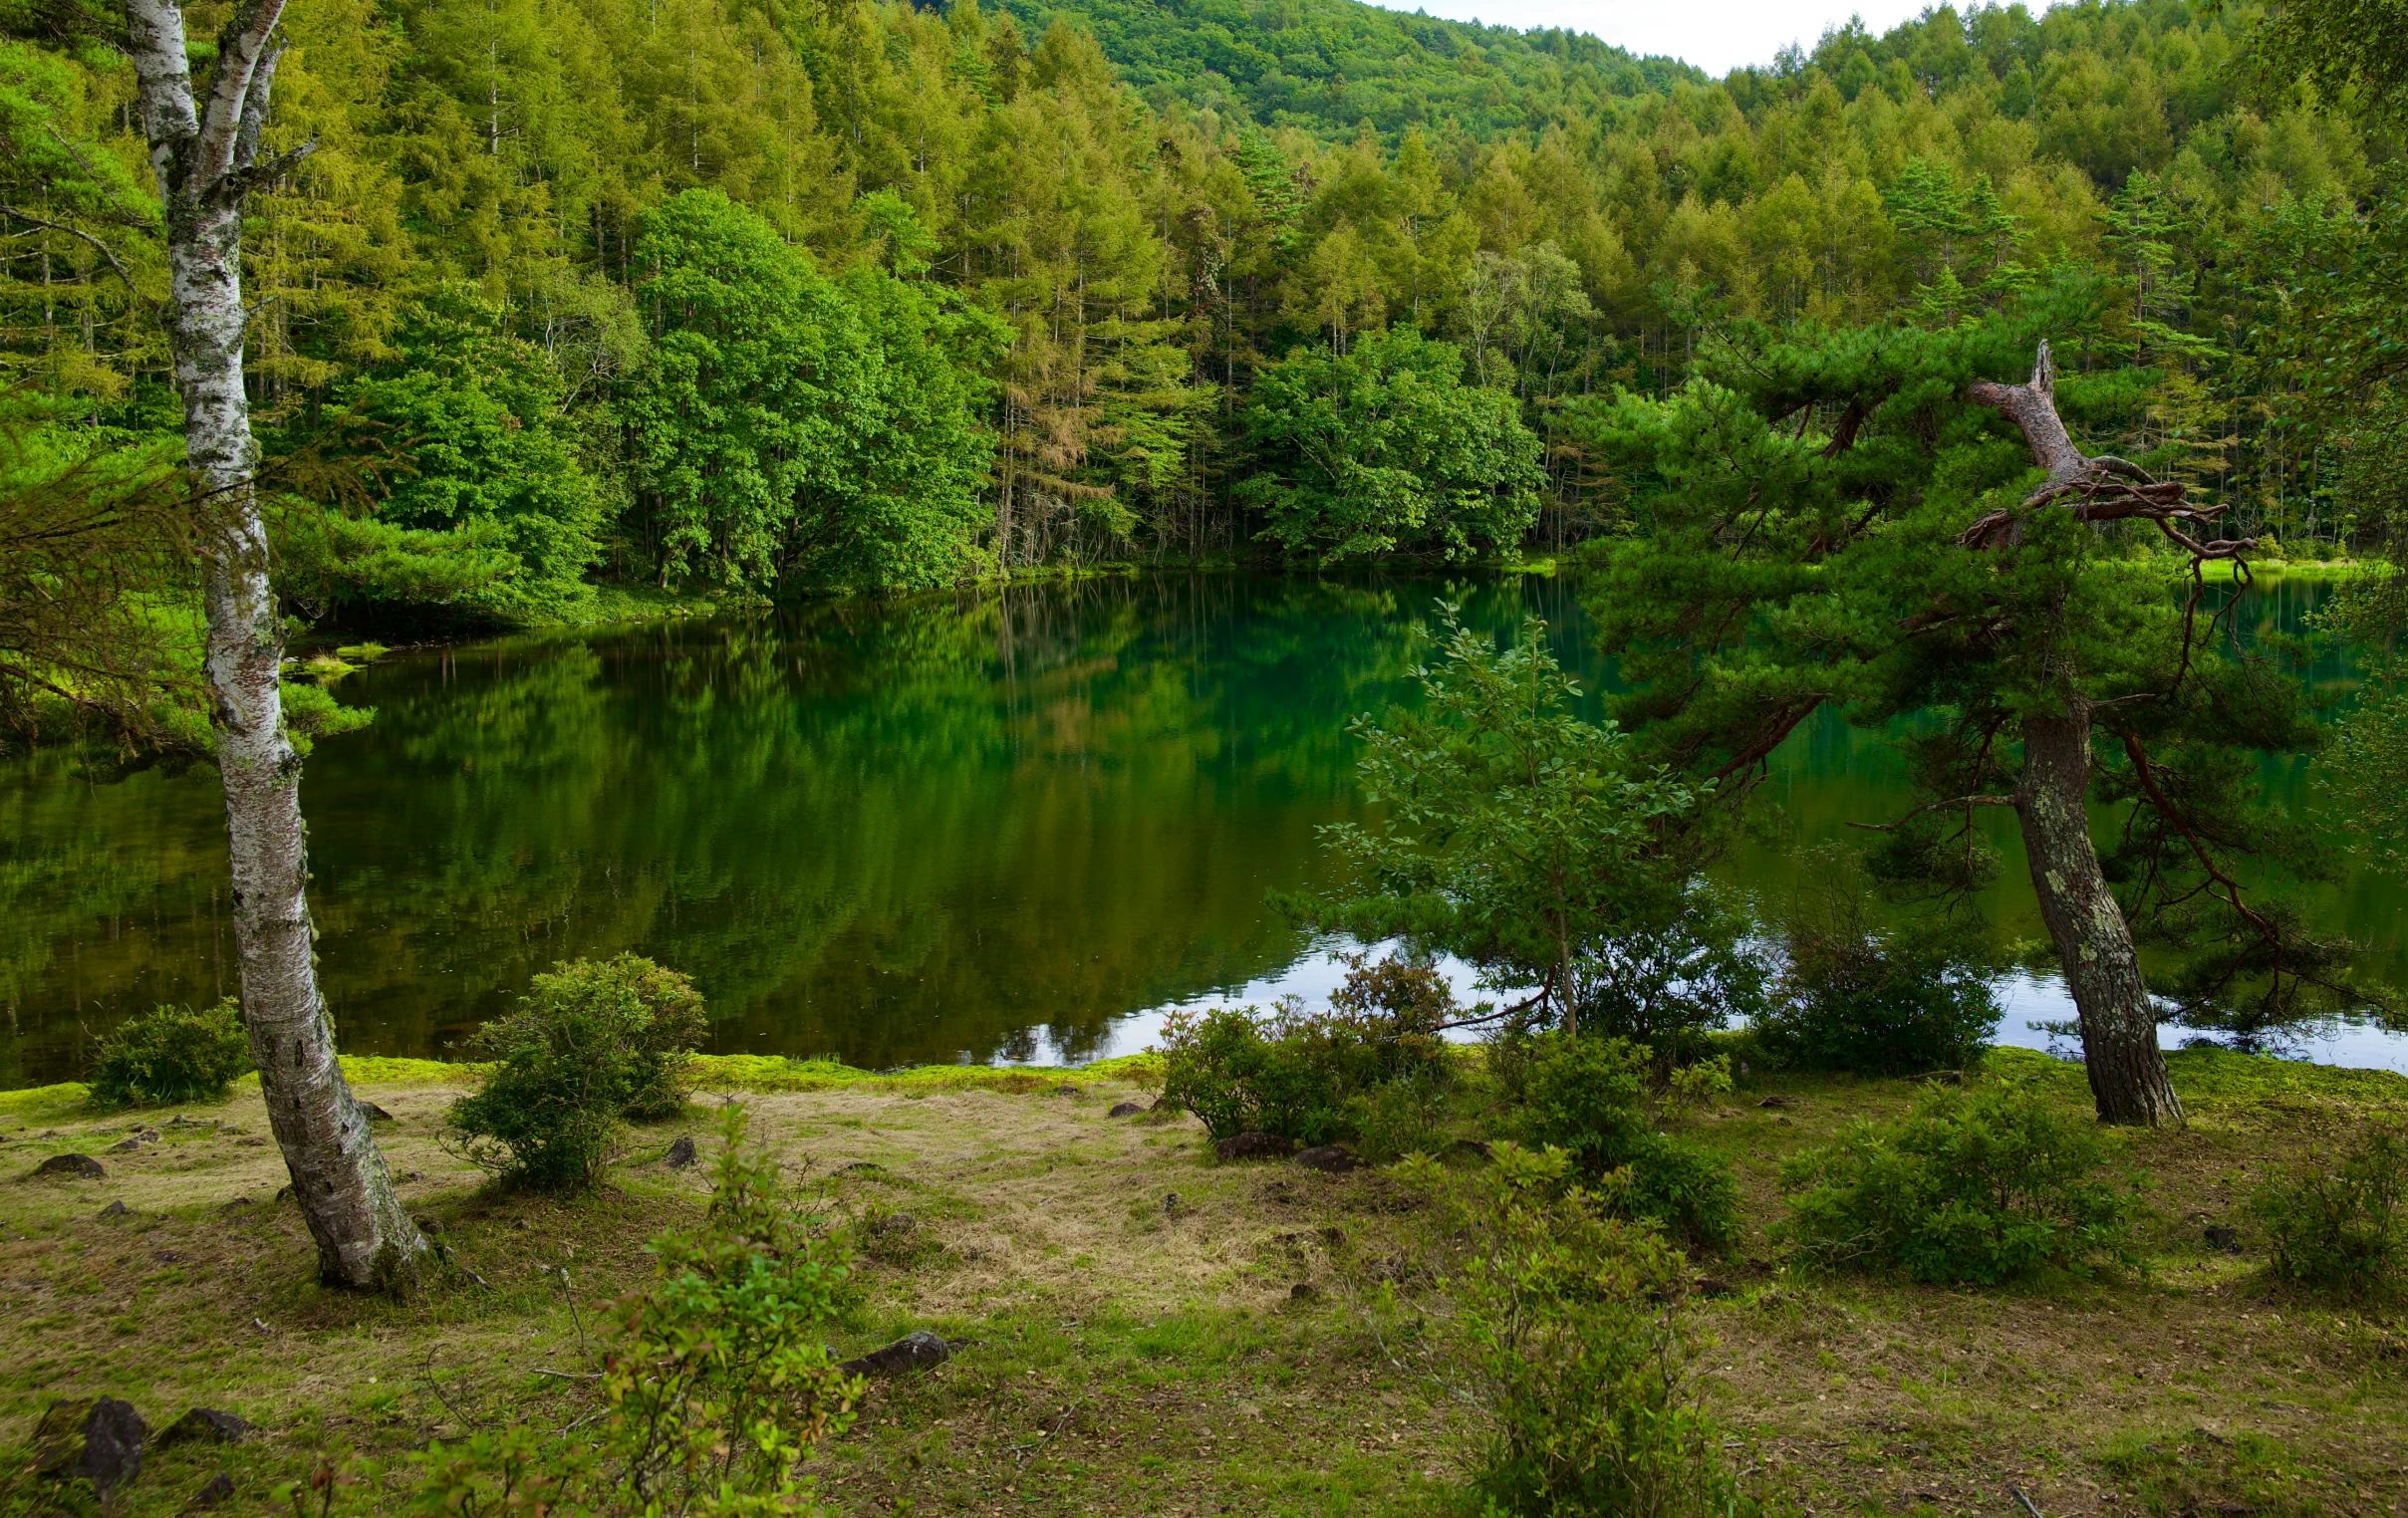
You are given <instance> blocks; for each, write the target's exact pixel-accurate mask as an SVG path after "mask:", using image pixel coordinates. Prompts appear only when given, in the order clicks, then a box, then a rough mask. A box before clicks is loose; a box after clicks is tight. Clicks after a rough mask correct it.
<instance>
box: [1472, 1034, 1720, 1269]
mask: <svg viewBox="0 0 2408 1518" xmlns="http://www.w3.org/2000/svg"><path fill="white" fill-rule="evenodd" d="M1505 1042H1506V1043H1508V1044H1518V1045H1519V1046H1520V1047H1519V1048H1518V1049H1517V1050H1516V1051H1515V1053H1514V1056H1513V1061H1512V1063H1513V1065H1514V1066H1515V1068H1516V1078H1517V1084H1518V1086H1519V1093H1518V1098H1519V1100H1518V1109H1519V1113H1520V1127H1521V1131H1522V1135H1523V1137H1524V1138H1527V1139H1529V1140H1530V1141H1531V1142H1533V1143H1537V1144H1552V1145H1555V1146H1556V1147H1559V1148H1561V1149H1563V1150H1564V1152H1566V1153H1568V1154H1570V1155H1571V1156H1572V1158H1573V1161H1574V1162H1575V1163H1576V1164H1578V1165H1579V1167H1580V1169H1581V1171H1582V1172H1583V1173H1584V1174H1585V1175H1587V1176H1588V1177H1589V1178H1590V1179H1591V1180H1592V1181H1602V1179H1603V1177H1604V1176H1606V1175H1607V1174H1608V1173H1609V1172H1612V1171H1615V1170H1625V1171H1627V1172H1628V1174H1627V1176H1626V1177H1625V1179H1624V1180H1623V1181H1622V1182H1621V1190H1620V1192H1619V1194H1620V1195H1621V1197H1622V1198H1623V1200H1624V1203H1625V1204H1626V1205H1628V1206H1629V1207H1630V1209H1631V1210H1632V1211H1633V1212H1634V1213H1635V1214H1637V1215H1639V1216H1641V1217H1647V1218H1653V1219H1655V1220H1656V1221H1658V1222H1660V1223H1662V1224H1664V1225H1665V1226H1666V1227H1668V1228H1674V1229H1678V1230H1679V1231H1681V1232H1682V1233H1683V1234H1685V1235H1687V1236H1688V1237H1689V1238H1690V1239H1691V1240H1693V1241H1694V1242H1697V1243H1700V1244H1705V1245H1710V1246H1714V1247H1721V1246H1723V1245H1726V1244H1728V1243H1730V1242H1731V1240H1732V1239H1733V1238H1735V1237H1737V1236H1738V1233H1739V1182H1737V1181H1736V1180H1734V1179H1733V1178H1732V1176H1731V1169H1730V1167H1729V1166H1728V1165H1726V1164H1724V1163H1723V1161H1722V1160H1720V1159H1717V1158H1716V1157H1715V1156H1714V1155H1712V1154H1709V1153H1707V1152H1706V1151H1705V1150H1704V1149H1701V1148H1699V1147H1698V1146H1697V1145H1696V1144H1694V1143H1691V1142H1689V1141H1687V1140H1686V1139H1682V1138H1673V1137H1671V1136H1669V1135H1667V1134H1665V1133H1663V1132H1661V1131H1660V1130H1659V1129H1658V1128H1657V1126H1656V1122H1655V1119H1654V1117H1653V1115H1652V1114H1651V1112H1650V1108H1649V1089H1648V1075H1649V1071H1650V1069H1651V1066H1652V1064H1653V1059H1654V1057H1653V1053H1652V1051H1650V1050H1649V1049H1648V1047H1647V1046H1646V1045H1644V1044H1633V1043H1630V1042H1628V1041H1626V1040H1623V1039H1618V1038H1591V1037H1589V1036H1587V1035H1585V1034H1583V1035H1572V1034H1565V1033H1544V1034H1538V1035H1535V1036H1531V1037H1529V1038H1526V1039H1519V1040H1507V1041H1505ZM1692 1084H1697V1083H1695V1082H1693V1083H1692ZM1706 1084H1708V1085H1711V1082H1710V1081H1709V1082H1707V1083H1706Z"/></svg>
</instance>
